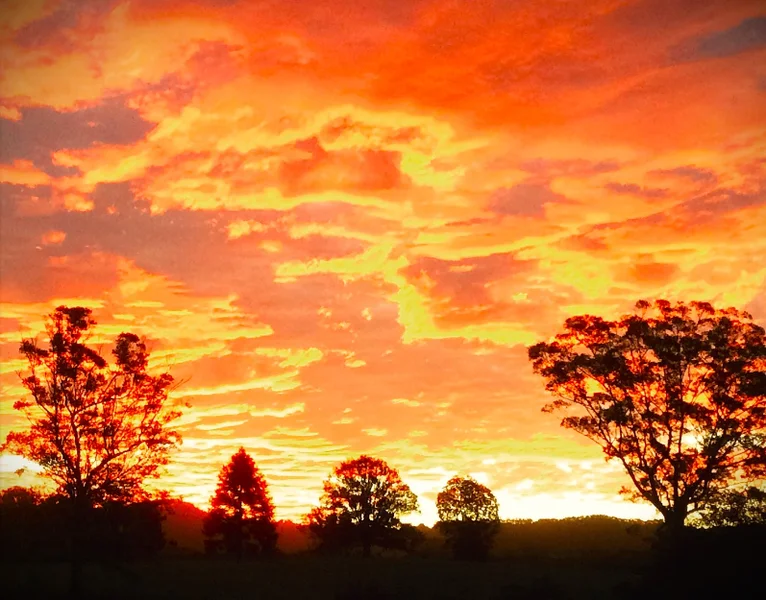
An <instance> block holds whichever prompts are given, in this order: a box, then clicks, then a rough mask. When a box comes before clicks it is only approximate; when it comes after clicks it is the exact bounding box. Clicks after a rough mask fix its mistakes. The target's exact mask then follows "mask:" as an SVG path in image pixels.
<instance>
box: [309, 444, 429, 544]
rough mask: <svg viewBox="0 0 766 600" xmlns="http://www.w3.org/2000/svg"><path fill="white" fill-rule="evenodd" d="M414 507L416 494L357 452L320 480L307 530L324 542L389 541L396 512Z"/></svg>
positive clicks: (386, 468)
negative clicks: (317, 502)
mask: <svg viewBox="0 0 766 600" xmlns="http://www.w3.org/2000/svg"><path fill="white" fill-rule="evenodd" d="M417 510H418V500H417V496H415V494H414V493H413V492H412V491H411V490H410V488H409V487H408V486H407V485H406V484H405V483H404V482H402V480H401V478H400V477H399V473H398V472H397V471H396V470H395V469H392V468H391V467H389V466H388V465H387V464H386V463H385V462H384V461H382V460H380V459H377V458H372V457H370V456H366V455H362V456H360V457H359V458H356V459H353V460H348V461H345V462H343V463H341V464H340V465H338V466H337V467H336V468H335V469H334V470H333V472H332V474H331V475H330V477H329V479H327V481H325V482H324V493H323V495H322V498H321V500H320V505H319V506H318V507H316V508H314V509H313V510H312V511H311V512H310V513H309V515H308V516H307V521H308V526H309V530H310V531H311V532H312V533H313V534H314V535H316V536H317V537H318V538H319V539H320V541H321V542H322V543H323V544H325V545H327V546H332V545H337V546H345V545H354V544H359V545H361V546H362V551H363V554H364V556H369V555H370V552H371V549H372V546H373V545H381V546H388V545H391V544H392V541H393V540H394V539H395V537H396V534H397V533H398V532H399V530H400V529H401V522H400V517H401V516H402V515H405V514H408V513H411V512H416V511H417Z"/></svg>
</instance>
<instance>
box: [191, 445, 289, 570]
mask: <svg viewBox="0 0 766 600" xmlns="http://www.w3.org/2000/svg"><path fill="white" fill-rule="evenodd" d="M203 533H204V535H205V536H206V537H207V538H208V541H207V542H206V547H207V549H208V551H214V550H216V549H217V547H218V546H220V545H223V547H224V548H225V550H226V551H227V552H229V553H232V554H236V555H237V557H238V558H241V557H242V555H243V553H244V552H245V550H247V551H248V552H250V553H255V554H267V553H271V552H272V551H273V550H274V548H275V547H276V543H277V528H276V524H275V522H274V505H273V504H272V502H271V497H270V496H269V486H268V484H267V483H266V479H265V478H264V477H263V475H262V474H261V472H260V471H259V470H258V467H256V466H255V462H254V461H253V459H252V457H251V456H250V455H249V454H248V453H247V452H245V449H244V448H240V449H239V451H238V452H237V453H236V454H234V456H232V457H231V460H230V461H229V463H228V464H227V465H224V467H223V468H222V469H221V472H220V473H219V475H218V487H217V488H216V490H215V495H214V496H213V498H212V499H211V501H210V512H209V513H208V516H207V517H206V518H205V520H204V522H203Z"/></svg>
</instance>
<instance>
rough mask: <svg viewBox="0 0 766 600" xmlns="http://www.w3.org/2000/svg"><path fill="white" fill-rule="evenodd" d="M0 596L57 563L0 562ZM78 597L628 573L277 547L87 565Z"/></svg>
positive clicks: (554, 591) (487, 590)
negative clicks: (253, 555) (244, 554)
mask: <svg viewBox="0 0 766 600" xmlns="http://www.w3.org/2000/svg"><path fill="white" fill-rule="evenodd" d="M0 573H2V581H3V596H4V598H62V597H65V591H66V588H67V583H68V570H67V565H64V564H54V565H50V564H48V565H32V564H10V563H5V564H3V566H2V570H1V571H0ZM86 578H87V589H86V593H85V594H83V595H81V596H80V598H90V599H96V598H98V599H107V598H109V599H115V600H119V599H123V598H125V599H127V598H142V599H143V598H162V599H165V600H167V599H171V598H189V599H195V600H197V599H198V600H203V599H210V600H214V599H215V600H227V599H240V598H248V599H268V600H271V599H274V600H278V599H285V600H288V599H289V600H298V599H301V598H311V599H324V598H326V599H329V600H361V599H365V600H393V599H397V600H398V599H406V598H417V599H418V600H426V599H430V598H433V599H440V600H441V599H443V600H450V599H455V600H457V599H463V598H471V599H476V600H480V599H484V598H486V599H489V600H505V599H510V598H514V599H523V598H540V599H545V598H551V599H558V598H565V599H569V598H572V599H577V598H593V599H598V598H604V599H608V598H618V597H620V594H619V592H618V591H616V590H619V586H620V585H624V584H625V583H626V582H629V581H631V580H633V579H634V578H635V576H634V575H633V574H632V573H631V572H630V571H628V570H625V569H623V570H620V569H615V568H614V566H610V567H607V566H603V567H598V566H594V565H587V564H579V565H578V564H572V563H569V564H561V563H558V564H555V563H548V564H545V563H543V562H540V561H537V562H529V561H527V562H521V561H507V560H494V561H488V562H485V563H470V562H459V561H452V560H449V559H446V558H445V559H442V558H420V557H405V558H373V559H370V560H365V559H363V558H359V557H323V556H311V555H302V556H284V557H277V558H274V559H270V560H261V561H255V560H243V561H241V562H237V561H236V560H227V559H210V558H203V557H198V558H192V557H189V558H162V559H158V560H156V561H152V562H146V563H134V564H130V565H126V566H123V567H121V568H120V569H116V568H114V567H112V568H110V567H106V566H99V565H89V566H88V568H87V569H86Z"/></svg>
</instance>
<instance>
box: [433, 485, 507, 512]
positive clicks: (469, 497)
mask: <svg viewBox="0 0 766 600" xmlns="http://www.w3.org/2000/svg"><path fill="white" fill-rule="evenodd" d="M436 510H437V512H438V513H439V520H440V521H487V522H489V521H493V522H494V521H498V509H497V499H496V498H495V495H494V494H493V493H492V491H491V490H490V489H489V488H488V487H487V486H485V485H482V484H481V483H479V482H478V481H476V480H475V479H473V478H472V477H459V476H455V477H453V478H452V479H450V480H449V481H448V482H447V485H446V486H445V487H444V489H443V490H442V491H441V492H439V495H438V496H437V497H436Z"/></svg>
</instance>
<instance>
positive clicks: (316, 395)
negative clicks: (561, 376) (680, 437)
mask: <svg viewBox="0 0 766 600" xmlns="http://www.w3.org/2000/svg"><path fill="white" fill-rule="evenodd" d="M586 4H587V6H588V9H587V11H586V10H584V9H583V6H585V5H586ZM0 40H1V42H0V43H1V48H2V50H1V52H0V74H1V75H0V152H1V153H0V190H2V192H1V193H0V197H1V198H2V223H1V224H0V234H1V235H2V237H1V238H0V243H2V247H1V249H2V252H1V253H0V274H1V280H0V281H1V287H0V299H1V300H2V304H1V305H0V308H1V311H0V314H1V316H2V318H1V319H0V327H1V329H0V353H1V358H2V360H1V361H0V385H1V386H2V403H1V404H0V418H2V425H3V427H2V429H3V431H4V432H6V431H7V430H8V429H9V428H12V427H17V426H19V425H21V421H20V420H19V418H18V416H16V415H14V413H13V410H12V408H11V406H12V403H13V401H15V400H16V399H18V397H19V396H20V395H21V394H22V388H21V386H20V385H19V380H18V376H17V375H16V371H17V370H19V369H21V368H23V366H24V363H23V362H22V361H21V360H20V357H19V354H18V352H17V350H18V344H19V341H20V338H21V336H22V335H29V334H31V333H34V332H39V331H40V330H41V328H42V317H43V315H45V314H46V313H48V312H50V310H51V309H52V308H53V307H55V306H57V305H59V304H62V303H67V304H80V305H86V306H90V307H92V308H93V309H94V313H95V316H96V318H97V320H98V321H99V323H100V327H99V331H100V335H101V339H102V340H103V341H108V339H109V338H110V337H111V336H113V335H116V334H117V333H119V332H120V331H123V330H128V331H133V332H135V333H139V334H142V335H145V336H146V337H147V338H148V339H149V340H150V345H151V347H152V348H153V352H154V353H153V356H154V359H153V364H154V366H155V367H156V368H158V369H159V368H163V369H170V371H171V373H172V374H173V375H174V376H176V377H177V378H179V379H183V380H188V381H186V383H185V384H184V385H183V387H182V388H180V390H179V391H178V393H177V394H176V396H183V397H184V399H185V400H188V401H189V402H191V403H192V405H193V408H192V409H191V410H188V411H187V412H186V414H185V416H184V417H183V421H182V424H183V434H184V444H183V447H182V449H181V450H180V451H179V452H178V453H177V454H175V456H174V461H173V463H172V465H171V467H170V470H169V474H168V475H167V477H165V478H164V479H162V480H161V482H160V485H161V486H163V487H166V488H169V489H170V490H171V491H172V492H174V493H178V494H182V495H183V496H184V497H185V498H186V499H187V500H190V501H193V502H195V503H198V504H200V505H203V506H204V505H205V504H206V502H207V500H208V498H209V496H210V494H211V493H212V491H213V489H214V487H215V483H216V474H217V472H218V470H219V468H220V466H221V465H222V464H223V463H224V462H225V461H226V460H228V458H229V457H230V456H231V455H232V454H233V452H234V451H236V449H237V448H238V447H239V446H244V447H245V448H246V449H247V450H248V451H249V452H250V453H251V454H252V455H253V456H254V458H255V460H256V462H257V464H258V465H259V466H260V468H261V469H262V470H263V472H264V473H265V474H266V476H267V478H268V480H269V483H270V485H271V490H272V494H273V496H274V499H275V502H276V505H277V516H278V517H280V518H297V517H299V516H300V515H302V514H303V513H305V512H306V511H307V510H308V508H309V507H310V506H311V505H312V504H314V503H315V502H316V500H317V498H318V496H319V494H320V492H321V483H322V480H323V479H324V478H325V476H326V475H327V474H328V473H329V472H330V470H331V468H332V467H333V466H334V465H335V464H337V463H338V462H339V461H341V460H343V459H345V458H349V457H352V456H356V455H358V454H360V453H362V452H364V453H369V454H372V455H375V456H379V457H381V458H384V459H385V460H386V461H388V462H389V464H390V465H391V466H393V467H395V468H398V469H399V471H400V473H401V475H402V478H403V479H404V480H405V481H406V482H407V483H409V484H410V486H411V487H412V488H413V490H414V491H415V492H416V493H417V494H418V495H419V497H420V502H421V505H422V509H421V513H420V514H419V515H415V516H414V517H413V518H411V519H409V520H410V521H413V522H419V521H425V522H428V523H430V522H432V521H433V520H434V519H435V508H434V505H433V504H434V500H435V497H436V493H437V492H438V491H439V490H440V489H441V487H442V486H443V485H444V484H445V483H446V481H447V479H448V478H449V477H450V476H452V475H453V474H455V473H457V472H460V473H471V474H473V475H474V476H475V477H476V478H477V479H479V480H480V481H482V482H484V483H486V484H488V485H489V486H490V487H491V489H493V490H494V492H495V494H496V495H497V497H498V500H499V502H500V514H501V516H502V517H558V516H567V515H578V514H590V513H603V514H612V515H617V516H637V517H651V516H653V515H654V512H653V510H652V509H650V508H648V507H647V506H644V505H636V504H630V503H628V502H625V501H623V500H622V499H621V498H620V497H619V496H618V494H617V490H618V489H619V488H620V487H621V486H622V485H625V484H626V483H627V477H626V476H624V475H623V474H622V473H621V471H620V469H619V468H618V466H617V465H615V464H611V463H609V464H607V463H605V462H604V460H603V459H602V457H601V454H600V450H599V449H598V448H597V447H596V446H595V445H594V444H591V443H589V442H587V441H586V440H584V439H580V438H579V437H578V436H577V435H576V434H574V433H571V432H567V431H564V430H562V429H561V428H560V427H559V425H558V422H559V420H560V419H559V417H557V416H555V415H546V414H542V413H541V412H540V407H541V406H542V405H543V404H544V403H545V400H546V398H545V394H544V392H543V389H542V388H543V382H542V380H540V379H539V378H537V377H535V376H534V375H533V374H532V373H531V369H530V367H529V364H528V361H527V360H526V350H525V345H528V344H530V343H533V342H535V341H537V340H540V339H545V338H547V337H548V336H551V335H553V334H554V333H555V332H556V330H557V328H559V327H560V326H561V324H562V323H563V321H564V319H566V317H567V316H570V315H574V314H579V313H583V312H597V313H599V314H602V315H604V316H615V315H617V314H620V313H622V312H624V311H626V310H628V309H630V307H631V306H632V304H633V303H634V302H635V301H636V300H637V299H639V298H642V297H645V298H652V297H657V296H662V297H667V298H680V299H685V300H692V299H696V300H709V301H713V302H715V303H717V304H720V305H735V306H737V307H739V308H744V309H747V310H749V311H751V312H752V313H753V315H754V316H755V318H756V320H758V321H759V322H761V323H762V324H763V323H765V322H766V261H764V256H766V197H765V196H764V190H765V189H766V185H765V182H766V179H765V178H764V174H765V172H766V162H765V160H764V157H765V156H766V119H765V118H764V117H766V6H764V4H763V2H760V1H750V2H749V1H744V0H736V1H731V2H720V1H718V0H673V1H668V0H596V1H593V2H588V3H584V2H581V1H579V0H576V1H575V0H572V1H566V0H563V1H560V2H555V3H554V2H548V1H543V0H536V1H527V2H522V1H519V2H510V1H508V0H494V1H492V0H474V1H471V2H467V1H466V2H458V1H455V0H408V1H406V2H403V1H401V0H368V1H364V2H348V1H341V0H324V1H322V2H309V1H305V0H260V1H257V0H248V1H245V0H241V1H239V2H238V1H236V0H187V1H179V2H169V1H168V2H158V1H156V0H132V1H130V2H126V1H120V0H102V1H99V2H95V1H88V2H77V1H75V0H13V1H6V2H4V3H3V12H2V17H0ZM19 465H20V463H19V462H18V461H17V460H15V459H13V458H12V457H8V456H5V457H3V459H2V470H3V473H2V483H3V485H4V486H7V485H12V484H16V483H19V482H22V483H24V482H27V480H28V476H25V477H27V478H26V479H25V478H23V479H19V478H18V477H17V476H16V475H14V474H13V473H12V471H13V470H15V469H16V468H18V467H19Z"/></svg>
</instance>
